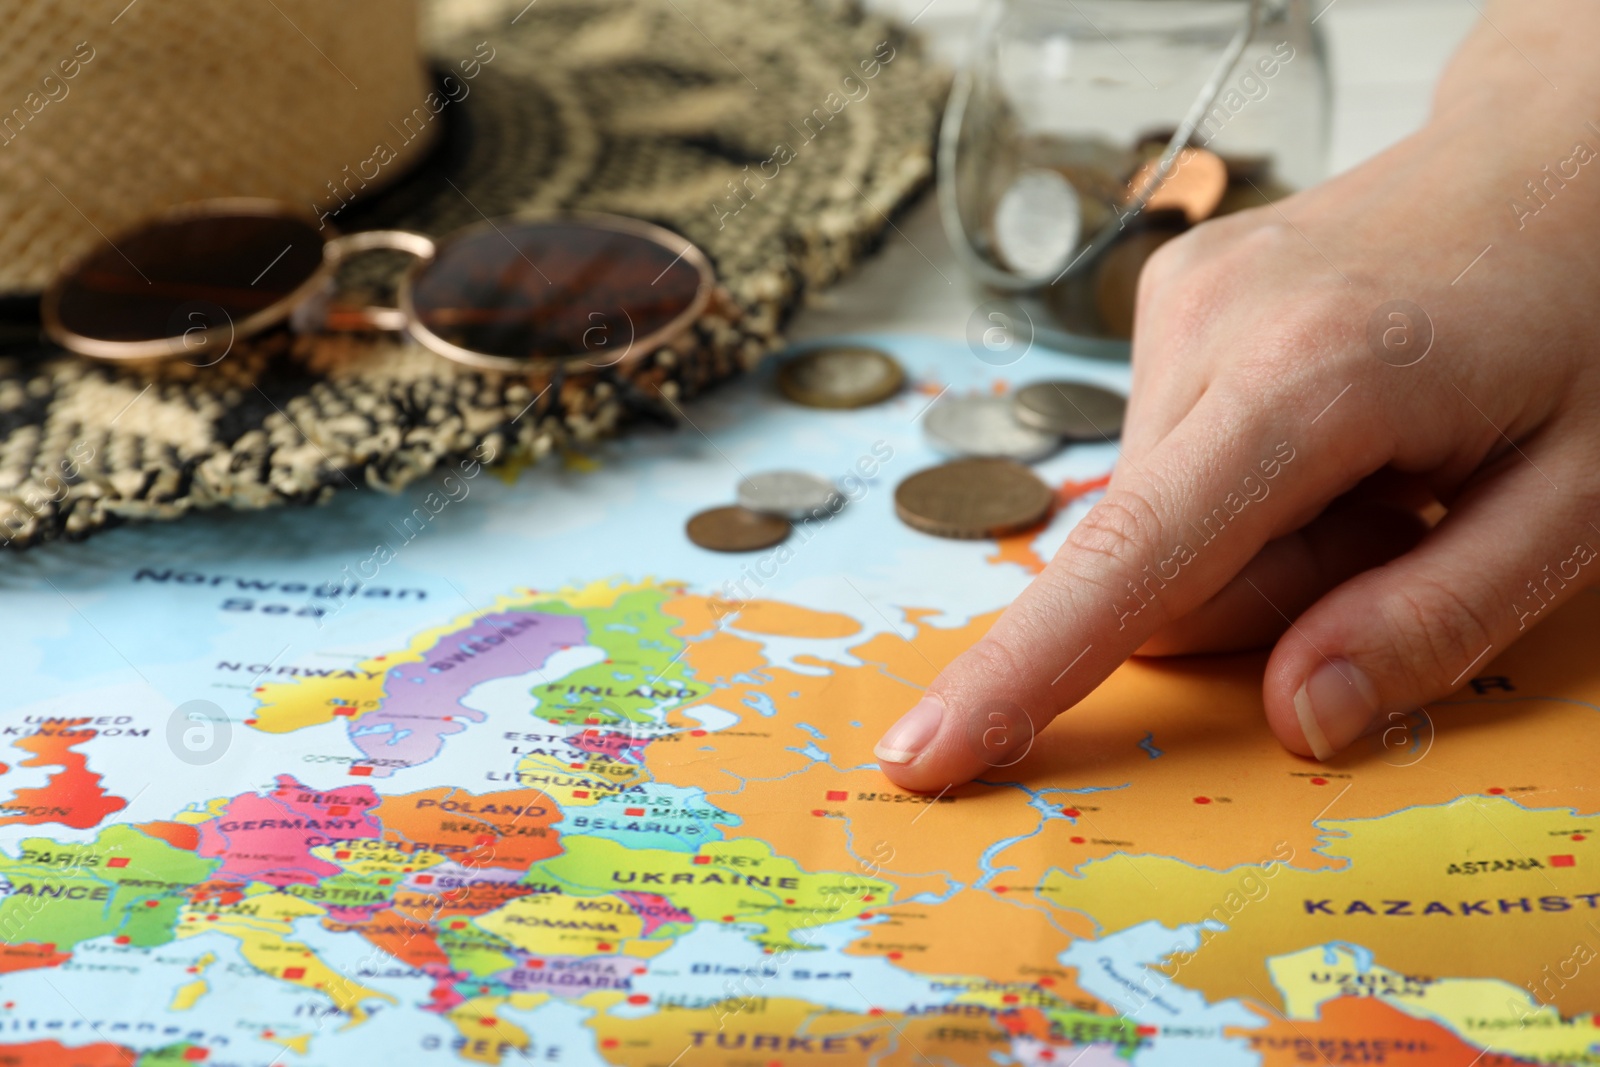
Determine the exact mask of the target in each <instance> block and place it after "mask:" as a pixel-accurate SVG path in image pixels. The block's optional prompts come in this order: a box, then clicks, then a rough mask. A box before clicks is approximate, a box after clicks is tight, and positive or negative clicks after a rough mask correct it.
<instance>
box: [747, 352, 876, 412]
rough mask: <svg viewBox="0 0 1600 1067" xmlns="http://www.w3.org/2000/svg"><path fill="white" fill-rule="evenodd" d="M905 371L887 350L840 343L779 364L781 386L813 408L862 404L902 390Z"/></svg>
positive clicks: (804, 353)
mask: <svg viewBox="0 0 1600 1067" xmlns="http://www.w3.org/2000/svg"><path fill="white" fill-rule="evenodd" d="M905 380H906V375H905V371H904V370H902V369H901V368H900V364H898V363H896V362H895V361H894V360H893V359H892V358H891V357H890V356H889V355H888V353H886V352H882V351H880V350H878V349H876V348H867V347H865V346H862V345H839V346H835V347H831V348H816V349H812V350H811V351H809V352H803V353H801V354H800V355H798V356H795V357H794V358H793V359H791V360H789V361H788V362H786V363H784V364H783V365H782V366H780V367H779V368H778V388H779V389H780V390H781V391H782V392H783V395H784V396H786V397H788V398H789V399H790V400H793V401H794V402H795V403H797V404H804V405H805V406H806V407H813V408H859V407H864V406H866V405H867V404H876V403H877V402H878V401H880V400H885V399H887V398H889V397H891V396H893V395H894V394H895V393H897V392H898V391H899V390H900V387H901V386H902V385H903V384H905Z"/></svg>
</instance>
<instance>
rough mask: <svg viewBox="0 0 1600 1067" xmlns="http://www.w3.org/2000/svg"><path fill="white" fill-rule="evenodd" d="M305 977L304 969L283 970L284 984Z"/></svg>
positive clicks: (288, 968)
mask: <svg viewBox="0 0 1600 1067" xmlns="http://www.w3.org/2000/svg"><path fill="white" fill-rule="evenodd" d="M305 976H306V969H305V968H304V967H285V968H284V969H283V979H284V981H286V982H293V981H297V980H299V979H301V978H304V977H305Z"/></svg>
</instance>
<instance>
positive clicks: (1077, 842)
mask: <svg viewBox="0 0 1600 1067" xmlns="http://www.w3.org/2000/svg"><path fill="white" fill-rule="evenodd" d="M1084 840H1085V839H1084V838H1081V837H1074V838H1071V841H1072V843H1073V844H1074V845H1081V844H1083V843H1084Z"/></svg>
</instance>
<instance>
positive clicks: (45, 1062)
mask: <svg viewBox="0 0 1600 1067" xmlns="http://www.w3.org/2000/svg"><path fill="white" fill-rule="evenodd" d="M137 1062H139V1053H138V1052H137V1051H135V1050H134V1049H131V1048H128V1047H126V1046H124V1045H113V1044H111V1043H110V1042H109V1041H97V1042H95V1043H94V1044H92V1045H79V1046H78V1047H77V1048H72V1047H69V1046H67V1045H63V1044H61V1043H60V1042H59V1041H28V1042H24V1043H22V1044H18V1045H0V1067H128V1065H129V1064H130V1063H137Z"/></svg>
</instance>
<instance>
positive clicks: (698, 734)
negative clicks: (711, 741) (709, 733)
mask: <svg viewBox="0 0 1600 1067" xmlns="http://www.w3.org/2000/svg"><path fill="white" fill-rule="evenodd" d="M705 735H706V732H705V731H704V730H690V731H689V736H690V737H704V736H705Z"/></svg>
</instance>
